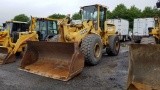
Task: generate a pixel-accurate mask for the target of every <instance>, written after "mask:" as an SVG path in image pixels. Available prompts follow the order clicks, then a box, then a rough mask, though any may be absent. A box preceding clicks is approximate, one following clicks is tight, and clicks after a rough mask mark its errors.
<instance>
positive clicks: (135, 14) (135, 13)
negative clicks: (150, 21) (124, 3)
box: [126, 5, 142, 28]
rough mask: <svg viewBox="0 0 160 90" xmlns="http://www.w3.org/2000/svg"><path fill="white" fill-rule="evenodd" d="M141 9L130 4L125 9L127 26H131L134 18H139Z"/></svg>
mask: <svg viewBox="0 0 160 90" xmlns="http://www.w3.org/2000/svg"><path fill="white" fill-rule="evenodd" d="M141 16H142V11H141V10H140V9H139V8H137V7H135V5H133V6H131V7H130V9H128V10H127V13H126V19H127V20H128V21H129V28H133V22H134V19H135V18H141Z"/></svg>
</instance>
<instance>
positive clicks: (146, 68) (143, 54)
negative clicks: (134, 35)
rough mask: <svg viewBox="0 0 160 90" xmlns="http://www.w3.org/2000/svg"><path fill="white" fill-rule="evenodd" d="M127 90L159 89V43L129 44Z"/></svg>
mask: <svg viewBox="0 0 160 90" xmlns="http://www.w3.org/2000/svg"><path fill="white" fill-rule="evenodd" d="M129 51H130V61H129V74H128V82H127V90H160V55H159V54H160V45H157V44H130V45H129Z"/></svg>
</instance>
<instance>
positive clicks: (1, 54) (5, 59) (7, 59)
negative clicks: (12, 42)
mask: <svg viewBox="0 0 160 90" xmlns="http://www.w3.org/2000/svg"><path fill="white" fill-rule="evenodd" d="M8 50H9V48H7V47H3V46H2V47H0V64H7V63H11V62H14V61H16V56H15V55H14V54H9V53H8Z"/></svg>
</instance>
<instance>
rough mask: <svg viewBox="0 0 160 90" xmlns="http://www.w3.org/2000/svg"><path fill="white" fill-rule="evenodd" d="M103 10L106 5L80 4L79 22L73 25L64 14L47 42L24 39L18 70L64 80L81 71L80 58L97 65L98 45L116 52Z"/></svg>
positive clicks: (116, 43) (115, 41)
mask: <svg viewBox="0 0 160 90" xmlns="http://www.w3.org/2000/svg"><path fill="white" fill-rule="evenodd" d="M106 11H107V8H106V6H103V5H99V4H95V5H89V6H83V7H81V10H80V13H81V14H82V20H83V24H79V25H73V24H72V23H70V22H71V19H70V18H69V16H68V17H66V18H65V19H64V20H62V21H61V22H59V23H58V30H59V34H58V35H55V36H54V37H53V38H51V40H50V42H36V41H28V42H27V45H28V48H27V51H26V53H25V55H24V56H23V58H22V62H21V65H20V66H21V67H20V68H21V70H24V71H27V72H30V73H34V74H38V75H42V76H46V77H50V78H54V79H58V80H63V81H67V80H69V79H71V78H72V77H74V76H75V75H77V74H79V73H80V72H81V71H82V69H83V67H84V62H85V63H86V64H88V65H97V64H98V63H99V62H100V60H101V57H102V49H104V48H106V53H108V55H112V56H116V55H118V53H119V48H120V42H119V38H118V36H117V35H116V34H115V33H116V32H115V26H114V25H113V24H111V23H108V22H107V21H106Z"/></svg>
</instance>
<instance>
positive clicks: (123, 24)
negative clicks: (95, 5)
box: [107, 19, 129, 41]
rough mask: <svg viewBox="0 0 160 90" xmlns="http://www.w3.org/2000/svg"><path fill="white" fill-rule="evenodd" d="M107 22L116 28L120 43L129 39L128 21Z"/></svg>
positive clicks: (113, 20) (112, 20) (111, 20)
mask: <svg viewBox="0 0 160 90" xmlns="http://www.w3.org/2000/svg"><path fill="white" fill-rule="evenodd" d="M107 21H108V22H111V23H113V24H114V25H115V26H116V33H117V34H118V36H119V38H120V40H121V41H126V40H128V39H129V21H128V20H125V19H108V20H107Z"/></svg>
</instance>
